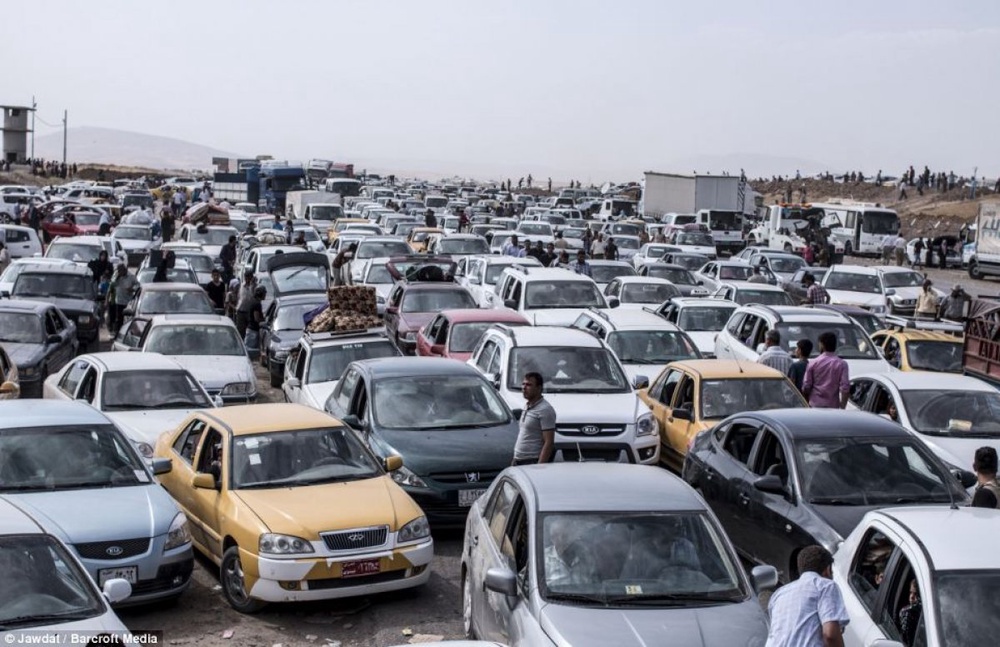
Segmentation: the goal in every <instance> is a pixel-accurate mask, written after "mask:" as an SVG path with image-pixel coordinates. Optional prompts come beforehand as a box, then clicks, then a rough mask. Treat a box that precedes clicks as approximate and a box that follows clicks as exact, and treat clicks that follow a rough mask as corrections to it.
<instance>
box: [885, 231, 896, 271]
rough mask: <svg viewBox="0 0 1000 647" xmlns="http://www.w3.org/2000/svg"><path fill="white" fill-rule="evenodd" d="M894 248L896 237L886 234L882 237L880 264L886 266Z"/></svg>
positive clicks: (890, 259)
mask: <svg viewBox="0 0 1000 647" xmlns="http://www.w3.org/2000/svg"><path fill="white" fill-rule="evenodd" d="M895 248H896V237H895V236H893V235H892V234H886V235H885V236H883V237H882V264H883V265H888V264H889V263H890V262H891V261H892V251H893V250H894V249H895Z"/></svg>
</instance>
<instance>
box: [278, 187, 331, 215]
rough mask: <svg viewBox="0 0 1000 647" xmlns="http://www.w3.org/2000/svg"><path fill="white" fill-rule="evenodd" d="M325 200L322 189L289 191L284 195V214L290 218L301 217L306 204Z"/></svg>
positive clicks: (325, 196)
mask: <svg viewBox="0 0 1000 647" xmlns="http://www.w3.org/2000/svg"><path fill="white" fill-rule="evenodd" d="M326 200H327V195H326V193H325V192H324V191H289V192H288V193H287V194H286V195H285V215H287V216H288V217H289V218H292V219H295V218H302V216H303V213H304V212H305V208H306V205H308V204H311V203H313V202H326Z"/></svg>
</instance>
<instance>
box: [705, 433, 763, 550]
mask: <svg viewBox="0 0 1000 647" xmlns="http://www.w3.org/2000/svg"><path fill="white" fill-rule="evenodd" d="M762 426H763V425H762V423H761V422H760V421H758V420H754V419H752V418H737V419H736V420H734V421H732V423H730V424H728V425H727V426H726V428H725V432H724V434H722V435H721V437H720V435H719V434H713V438H712V442H711V448H712V449H711V451H709V452H707V454H706V455H705V456H704V463H705V475H704V478H703V479H702V482H703V484H702V487H701V489H702V494H703V496H704V497H705V500H706V501H708V502H709V504H710V505H711V506H712V509H713V510H714V511H715V514H716V515H717V516H718V517H719V521H721V522H722V525H723V526H724V527H725V529H726V532H727V533H728V534H729V536H730V537H731V538H732V539H733V542H734V543H735V544H736V547H737V548H738V549H740V551H741V552H743V553H745V554H747V555H750V554H752V547H753V545H754V544H755V542H757V541H759V539H758V536H757V531H756V530H755V529H754V528H753V527H752V524H751V522H750V520H749V517H748V512H747V509H746V506H745V504H744V502H743V500H742V499H741V495H742V496H743V497H745V491H744V490H743V488H742V484H743V483H745V482H746V481H749V480H751V478H752V476H753V472H751V471H750V468H749V464H750V458H751V456H752V452H753V448H754V445H755V443H756V441H757V435H758V434H759V433H760V431H761V427H762Z"/></svg>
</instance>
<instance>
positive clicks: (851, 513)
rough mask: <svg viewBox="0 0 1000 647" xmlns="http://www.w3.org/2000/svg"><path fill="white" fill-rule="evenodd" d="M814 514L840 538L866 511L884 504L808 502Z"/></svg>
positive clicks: (846, 534)
mask: <svg viewBox="0 0 1000 647" xmlns="http://www.w3.org/2000/svg"><path fill="white" fill-rule="evenodd" d="M809 507H811V508H812V510H813V512H815V513H816V516H817V517H819V518H820V519H822V520H823V521H825V522H826V523H828V524H829V525H830V527H831V528H833V530H834V531H836V533H837V534H838V535H840V537H841V538H844V537H847V536H848V535H849V534H851V531H852V530H854V528H855V527H857V525H858V524H859V523H861V519H862V518H863V517H864V516H865V514H866V513H868V512H871V511H872V510H877V509H878V508H884V507H886V506H885V505H878V506H876V505H817V504H815V503H810V504H809Z"/></svg>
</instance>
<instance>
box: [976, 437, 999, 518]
mask: <svg viewBox="0 0 1000 647" xmlns="http://www.w3.org/2000/svg"><path fill="white" fill-rule="evenodd" d="M972 469H974V470H976V476H977V477H979V483H978V484H977V485H976V493H975V495H973V497H972V507H973V508H996V509H1000V484H998V483H997V450H995V449H993V448H992V447H980V448H979V449H977V450H976V457H975V459H974V460H973V462H972Z"/></svg>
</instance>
